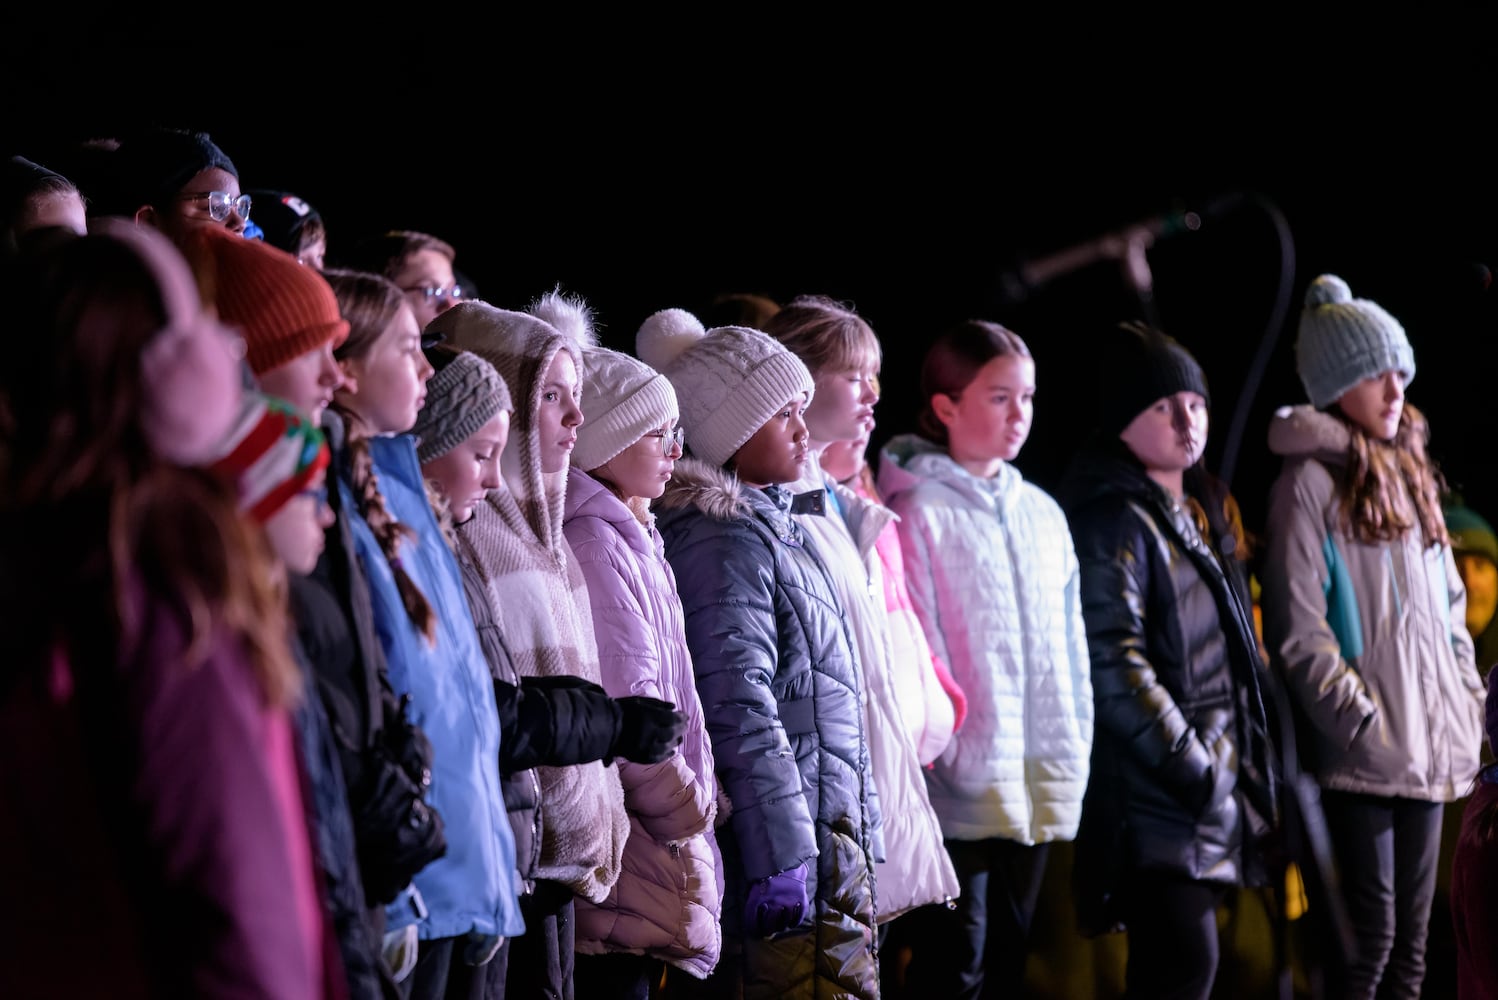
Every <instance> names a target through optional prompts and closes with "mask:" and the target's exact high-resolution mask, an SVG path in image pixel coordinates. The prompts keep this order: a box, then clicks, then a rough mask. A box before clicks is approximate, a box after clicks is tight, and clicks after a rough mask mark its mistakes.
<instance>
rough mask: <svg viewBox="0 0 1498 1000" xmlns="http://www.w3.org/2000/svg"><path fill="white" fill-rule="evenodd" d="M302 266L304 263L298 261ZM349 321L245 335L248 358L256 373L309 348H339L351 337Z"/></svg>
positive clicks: (341, 320) (246, 355) (246, 357)
mask: <svg viewBox="0 0 1498 1000" xmlns="http://www.w3.org/2000/svg"><path fill="white" fill-rule="evenodd" d="M297 266H298V267H300V266H302V265H300V264H299V265H297ZM348 330H349V324H348V320H346V319H339V320H337V321H336V322H327V323H317V324H314V325H312V326H308V327H303V328H302V329H300V330H297V331H296V332H295V333H292V334H289V335H285V336H276V337H264V338H249V337H246V338H245V360H246V361H248V362H249V364H250V370H251V371H253V372H254V373H255V374H256V375H262V374H264V373H265V372H268V371H271V370H272V369H275V368H280V367H281V366H282V365H284V364H286V363H287V362H289V361H295V360H296V359H297V358H299V357H301V356H302V355H303V354H306V353H307V352H308V351H311V350H314V349H315V348H318V347H321V346H322V345H323V344H328V345H329V347H330V348H332V349H334V350H336V349H337V348H338V346H339V345H340V344H342V343H343V342H344V341H345V340H347V339H348Z"/></svg>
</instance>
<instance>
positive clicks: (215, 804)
mask: <svg viewBox="0 0 1498 1000" xmlns="http://www.w3.org/2000/svg"><path fill="white" fill-rule="evenodd" d="M143 605H144V606H143V607H142V608H141V609H140V618H139V619H138V620H139V621H140V623H141V624H140V627H139V629H138V630H137V632H136V636H137V640H136V641H134V642H128V641H127V642H126V643H124V644H122V645H123V648H121V649H119V650H118V651H117V653H116V655H115V656H114V657H110V656H109V655H108V653H109V652H113V651H114V650H113V648H112V645H109V644H106V643H105V642H103V641H100V640H99V639H98V637H71V639H72V641H71V643H70V645H69V650H68V652H66V653H64V652H62V651H61V650H59V651H58V653H57V654H56V656H55V658H54V661H53V663H51V664H50V665H37V668H36V669H31V670H22V669H21V668H20V666H19V665H17V664H14V663H12V664H8V665H7V666H9V667H11V668H12V669H11V670H7V671H6V676H5V680H6V684H5V686H4V688H3V689H0V761H3V765H0V885H4V886H6V896H7V900H8V902H6V903H5V904H4V905H3V906H0V914H3V915H0V995H4V996H17V997H19V996H26V997H48V996H59V997H61V996H111V997H136V996H140V997H145V996H149V997H184V996H192V997H252V996H253V997H276V998H288V1000H290V998H296V1000H301V998H307V997H325V996H328V995H330V994H331V995H338V994H340V993H342V992H343V991H342V990H341V989H339V988H338V987H337V986H336V985H333V986H330V985H329V981H330V978H336V977H329V976H328V974H329V973H332V972H335V971H336V966H334V967H333V968H331V969H330V968H328V967H326V966H325V964H324V957H323V955H324V949H323V948H321V947H320V946H319V943H318V942H319V939H322V940H326V937H325V936H326V927H325V926H323V927H311V928H309V927H307V926H306V924H307V920H306V917H307V910H306V906H307V901H308V900H307V897H306V890H307V886H308V884H309V883H308V882H307V881H306V880H305V879H301V880H300V889H298V884H299V882H298V879H294V878H293V876H292V872H293V871H296V872H298V873H301V872H302V870H303V869H302V868H301V867H300V866H301V865H302V864H305V862H306V859H307V857H308V856H309V851H308V849H307V848H306V845H305V840H306V838H307V829H306V825H305V823H301V824H295V823H290V822H288V821H287V820H286V819H284V818H283V817H284V816H285V811H284V808H283V805H284V797H283V798H282V800H281V803H279V804H278V797H277V792H276V789H277V784H276V778H275V775H276V774H280V775H281V776H282V779H283V781H284V776H285V775H286V774H287V773H288V772H287V770H286V768H287V767H288V765H290V766H291V767H292V768H293V770H292V771H291V772H289V773H292V774H295V773H296V772H295V770H294V769H295V766H296V761H295V760H294V759H291V760H288V759H287V757H288V756H289V755H290V754H291V753H292V745H293V744H292V741H290V740H287V739H280V738H277V739H275V740H270V739H269V737H270V736H271V735H272V734H274V733H275V732H277V727H284V726H287V725H289V719H288V716H287V713H285V712H284V711H271V710H268V709H266V708H265V706H264V703H263V699H262V698H261V695H260V687H259V684H258V683H257V681H256V679H255V677H254V676H253V674H252V672H251V665H250V662H249V660H248V657H247V655H246V651H245V649H244V648H243V646H242V644H241V643H240V642H239V641H237V640H236V639H233V638H231V637H229V636H227V635H225V634H223V633H219V634H217V635H215V636H214V637H213V639H212V641H211V642H210V644H209V648H208V650H207V651H206V656H205V657H204V659H203V661H202V662H200V663H198V664H197V665H196V666H192V667H189V666H187V665H186V663H185V662H184V653H185V651H186V639H187V636H186V632H185V630H184V628H183V625H182V621H181V619H180V617H179V616H178V615H177V614H175V613H173V612H172V611H171V610H169V608H168V607H167V606H166V605H165V604H164V603H162V602H159V601H154V602H153V601H147V602H143ZM110 659H113V660H114V662H108V661H109V660H110ZM272 745H276V746H279V747H280V750H279V753H280V755H281V756H280V757H279V758H277V759H274V760H273V759H272V757H271V755H270V753H269V752H268V751H267V747H268V746H272ZM282 787H283V789H284V784H283V785H282ZM297 838H301V840H302V841H303V843H302V846H301V848H300V849H298V848H297V846H296V845H297V843H298V841H297ZM299 856H300V858H301V862H298V861H297V860H296V859H297V858H298V857H299ZM294 865H296V866H297V867H296V868H294V867H293V866H294ZM299 900H300V905H299V902H298V901H299Z"/></svg>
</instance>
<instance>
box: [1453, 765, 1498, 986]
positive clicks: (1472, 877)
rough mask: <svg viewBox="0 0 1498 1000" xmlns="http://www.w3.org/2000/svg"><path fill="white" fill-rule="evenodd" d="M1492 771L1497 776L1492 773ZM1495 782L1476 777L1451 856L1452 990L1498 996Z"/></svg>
mask: <svg viewBox="0 0 1498 1000" xmlns="http://www.w3.org/2000/svg"><path fill="white" fill-rule="evenodd" d="M1494 777H1498V775H1495V776H1494ZM1484 824H1486V825H1488V826H1489V827H1495V826H1498V784H1494V783H1493V782H1492V781H1490V780H1483V781H1479V782H1478V783H1477V789H1476V791H1474V792H1473V793H1472V797H1471V798H1469V799H1468V800H1467V805H1466V808H1465V809H1464V810H1463V812H1462V828H1461V832H1460V833H1459V834H1458V835H1457V841H1456V852H1455V854H1454V855H1453V856H1452V860H1451V930H1452V934H1453V936H1454V937H1455V938H1456V995H1457V997H1459V998H1460V1000H1494V998H1498V947H1495V942H1498V892H1494V891H1493V890H1494V886H1498V829H1492V830H1490V831H1489V832H1488V833H1487V835H1486V837H1484V836H1482V835H1481V832H1480V827H1481V826H1483V825H1484Z"/></svg>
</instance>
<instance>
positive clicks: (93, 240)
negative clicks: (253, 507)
mask: <svg viewBox="0 0 1498 1000" xmlns="http://www.w3.org/2000/svg"><path fill="white" fill-rule="evenodd" d="M154 244H159V245H154ZM164 253H165V254H170V255H175V253H176V251H175V250H173V249H172V248H171V247H170V246H169V245H167V243H166V241H165V238H164V237H161V236H159V235H157V234H155V233H146V232H144V231H142V232H141V233H136V234H131V235H128V236H127V235H126V234H122V233H116V232H114V231H113V230H111V228H110V227H109V226H105V227H103V229H102V231H101V232H98V233H91V234H90V235H88V236H69V237H66V238H62V237H59V238H57V239H55V240H50V241H48V242H45V243H41V244H37V245H35V246H32V247H30V248H28V250H27V251H25V252H23V253H22V254H21V256H20V257H18V258H17V259H15V260H14V261H13V262H11V265H10V269H9V270H8V271H7V273H6V276H5V282H4V289H5V291H7V292H9V293H10V294H9V295H8V296H7V301H8V302H9V303H10V305H9V306H8V308H9V309H10V310H11V317H10V322H11V333H12V337H13V340H12V341H11V344H10V347H9V350H10V351H11V358H10V359H9V360H8V361H7V367H9V368H10V371H11V373H12V375H13V376H15V377H8V378H7V379H6V384H5V395H6V397H7V402H8V405H9V409H10V421H9V423H8V426H7V428H6V430H7V437H8V440H7V442H6V444H7V446H8V449H9V462H8V465H7V466H6V468H5V470H4V472H3V474H0V475H3V486H0V510H3V521H0V523H3V531H0V563H3V571H0V580H3V581H4V582H3V598H0V616H9V615H14V616H15V617H14V619H13V620H11V621H9V622H5V623H3V624H0V628H3V629H4V630H5V634H6V635H7V637H8V641H10V642H13V643H17V644H19V645H20V646H21V647H22V649H23V651H24V652H23V655H22V656H21V657H18V658H16V659H15V661H14V662H16V663H18V664H21V665H23V668H24V669H36V668H38V667H39V666H40V665H43V664H46V663H47V662H48V661H49V659H48V658H49V656H50V651H51V650H52V649H53V648H54V647H56V646H59V645H62V646H64V647H66V648H67V649H69V650H70V653H71V655H72V656H73V657H74V658H94V659H101V658H117V657H118V656H119V655H120V651H121V650H123V649H128V648H130V647H131V646H132V645H133V644H134V643H135V642H137V641H139V640H140V639H141V638H142V635H141V632H140V630H141V629H142V628H143V627H144V626H145V625H146V622H145V621H144V619H143V618H142V615H141V612H142V610H143V607H144V605H143V603H142V601H141V600H140V597H141V591H142V589H144V591H145V593H146V594H149V595H152V596H153V597H155V598H157V599H158V600H159V601H160V602H161V603H163V604H164V605H165V606H166V607H168V608H169V609H170V611H171V613H173V614H176V615H177V616H179V618H180V619H181V622H182V627H183V631H184V633H185V635H186V636H187V640H188V648H187V651H186V657H185V659H186V661H187V665H188V666H189V667H194V666H196V665H198V664H199V663H201V662H202V660H203V658H204V657H205V656H207V655H208V653H209V651H210V650H211V648H212V647H213V644H214V642H215V640H221V639H222V637H223V635H224V634H228V635H231V636H234V637H236V638H237V639H239V640H241V641H242V642H243V643H244V646H245V649H246V651H247V652H248V654H249V659H250V663H251V665H252V667H253V669H254V671H255V673H256V676H257V679H258V680H259V682H260V685H261V688H262V690H263V693H264V696H265V699H266V701H267V703H268V704H270V705H277V706H279V705H289V704H291V703H292V702H293V701H294V700H295V699H296V697H297V696H298V694H299V691H300V682H299V678H300V673H299V671H298V668H297V666H296V664H295V662H294V661H293V660H292V658H291V653H290V649H289V646H288V641H287V639H288V635H289V622H288V619H287V616H286V610H285V605H284V601H283V600H281V599H280V596H279V595H278V594H277V592H276V591H275V589H274V587H273V586H272V585H271V584H270V583H269V581H270V580H271V579H272V578H273V573H272V567H273V565H274V563H273V561H272V560H271V559H270V558H269V553H268V550H267V548H266V546H265V543H264V540H263V539H262V538H260V537H259V535H258V529H257V528H255V527H254V526H253V525H251V524H250V523H249V522H248V520H247V519H246V518H244V517H243V516H242V515H241V513H240V511H239V509H238V504H237V502H236V498H235V496H234V494H233V488H232V486H230V485H229V484H227V483H225V482H224V481H222V480H221V479H220V478H219V477H217V476H214V475H212V474H210V473H208V472H206V471H203V470H198V469H186V468H179V467H176V466H173V465H170V464H168V463H166V462H165V461H163V460H161V459H160V458H158V457H157V456H156V455H155V454H154V453H153V452H152V449H151V448H150V446H149V444H148V438H147V435H146V433H145V431H144V428H143V417H144V414H145V413H146V412H147V409H148V407H147V403H148V395H147V393H148V390H147V387H146V385H145V383H144V379H143V375H142V366H141V354H142V352H143V350H144V349H145V348H146V346H147V345H148V344H149V343H150V342H151V341H152V339H153V338H155V337H156V336H157V335H158V334H160V333H161V332H162V330H163V328H164V327H165V326H166V325H167V324H168V323H169V322H170V321H171V317H169V316H168V314H167V313H168V310H167V306H166V302H165V299H164V297H163V294H162V289H161V284H160V275H159V273H158V271H157V270H156V268H159V267H160V266H162V265H161V261H163V260H170V259H171V258H170V257H163V256H162V255H163V254H164ZM152 254H154V255H155V259H154V260H153V259H150V257H149V255H152ZM176 266H182V267H183V268H184V271H185V265H183V264H180V262H177V263H176ZM184 280H185V279H184ZM6 659H7V661H10V660H11V658H10V657H7V658H6ZM6 679H7V680H13V679H16V678H15V677H14V676H12V677H7V678H6Z"/></svg>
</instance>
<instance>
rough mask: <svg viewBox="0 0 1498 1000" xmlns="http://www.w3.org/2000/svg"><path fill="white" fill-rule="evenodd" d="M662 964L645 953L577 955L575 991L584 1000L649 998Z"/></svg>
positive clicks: (643, 999) (637, 999)
mask: <svg viewBox="0 0 1498 1000" xmlns="http://www.w3.org/2000/svg"><path fill="white" fill-rule="evenodd" d="M664 964H665V963H663V962H662V961H660V960H659V959H655V958H649V957H647V956H645V955H622V954H621V955H578V956H577V959H576V966H575V967H574V969H573V979H574V984H575V990H576V993H577V995H578V996H580V997H584V998H586V1000H594V998H595V997H596V998H598V1000H650V992H651V989H650V988H651V986H652V985H653V984H654V983H657V982H659V981H660V978H661V966H662V965H664Z"/></svg>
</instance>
